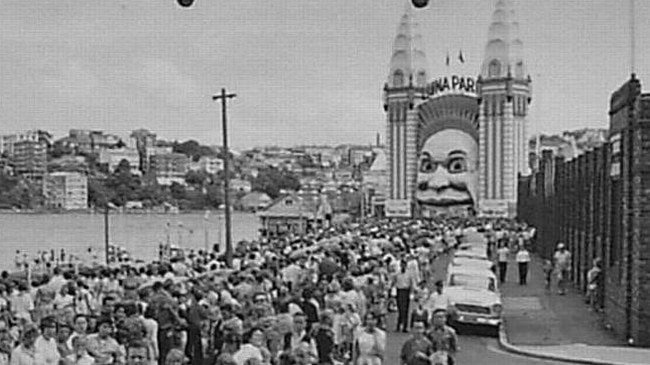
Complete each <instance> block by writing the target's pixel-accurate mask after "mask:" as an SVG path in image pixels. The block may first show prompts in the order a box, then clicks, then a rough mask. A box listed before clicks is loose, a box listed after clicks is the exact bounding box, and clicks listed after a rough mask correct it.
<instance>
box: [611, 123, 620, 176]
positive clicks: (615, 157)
mask: <svg viewBox="0 0 650 365" xmlns="http://www.w3.org/2000/svg"><path fill="white" fill-rule="evenodd" d="M609 143H610V144H611V146H612V157H611V159H612V161H611V164H610V171H609V176H611V177H614V178H617V177H620V176H621V133H615V134H612V135H611V136H610V137H609Z"/></svg>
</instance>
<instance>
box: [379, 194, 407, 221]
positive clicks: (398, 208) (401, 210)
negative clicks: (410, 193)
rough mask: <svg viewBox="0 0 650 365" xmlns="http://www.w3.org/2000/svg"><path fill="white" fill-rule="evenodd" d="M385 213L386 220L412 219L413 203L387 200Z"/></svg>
mask: <svg viewBox="0 0 650 365" xmlns="http://www.w3.org/2000/svg"><path fill="white" fill-rule="evenodd" d="M384 213H386V218H411V201H410V200H406V199H404V200H398V199H386V203H385V205H384Z"/></svg>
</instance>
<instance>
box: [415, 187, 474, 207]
mask: <svg viewBox="0 0 650 365" xmlns="http://www.w3.org/2000/svg"><path fill="white" fill-rule="evenodd" d="M415 196H416V199H417V200H418V202H420V203H421V204H425V205H436V206H449V205H460V204H473V203H474V199H472V194H471V193H470V192H469V190H468V189H467V186H466V185H464V184H450V185H447V186H444V187H439V188H434V187H430V186H429V183H428V182H426V181H423V182H421V183H419V184H418V186H417V191H416V192H415Z"/></svg>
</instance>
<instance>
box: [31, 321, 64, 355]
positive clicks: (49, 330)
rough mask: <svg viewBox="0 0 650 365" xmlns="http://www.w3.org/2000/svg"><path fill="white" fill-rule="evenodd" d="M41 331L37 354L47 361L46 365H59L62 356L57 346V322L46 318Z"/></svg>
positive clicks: (36, 344)
mask: <svg viewBox="0 0 650 365" xmlns="http://www.w3.org/2000/svg"><path fill="white" fill-rule="evenodd" d="M41 331H42V335H40V336H39V337H38V338H37V339H36V342H35V343H34V348H35V349H36V353H37V354H39V355H40V356H42V357H43V359H45V364H46V365H58V364H59V360H60V359H61V355H59V350H58V348H57V345H56V339H55V336H56V321H55V319H54V318H53V317H46V318H44V319H43V320H42V321H41Z"/></svg>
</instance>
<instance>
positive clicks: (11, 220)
mask: <svg viewBox="0 0 650 365" xmlns="http://www.w3.org/2000/svg"><path fill="white" fill-rule="evenodd" d="M259 228H260V223H259V220H258V218H257V217H256V216H255V215H254V214H250V213H240V212H234V213H233V214H232V240H233V243H236V242H239V241H240V240H244V239H246V240H250V239H254V238H256V237H257V236H258V234H259ZM109 232H110V241H111V243H113V244H116V245H119V246H122V247H124V248H125V249H127V250H128V251H129V252H130V253H131V254H132V256H133V257H134V258H137V259H143V260H152V259H156V258H157V257H158V245H159V244H160V243H167V242H169V243H171V244H176V245H179V246H180V247H182V248H194V249H204V248H206V244H207V246H208V247H210V248H212V245H214V244H217V243H221V247H223V245H224V243H225V219H224V217H223V212H222V211H221V212H211V213H210V214H207V216H206V215H205V214H202V213H188V214H111V215H110V217H109ZM61 248H64V249H65V251H66V254H68V255H69V254H73V255H76V256H78V257H80V258H81V259H82V260H90V259H92V256H93V255H96V256H98V257H99V259H100V260H101V261H103V260H104V216H103V215H102V214H87V213H79V214H76V213H71V214H11V213H7V214H0V270H11V269H13V268H14V259H15V257H16V250H20V251H21V253H27V254H28V255H29V257H32V256H33V255H35V254H36V253H37V252H38V251H43V250H48V251H49V250H52V249H53V250H55V251H56V253H57V254H58V253H59V252H60V250H61ZM89 248H91V249H92V253H89V251H88V249H89Z"/></svg>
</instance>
